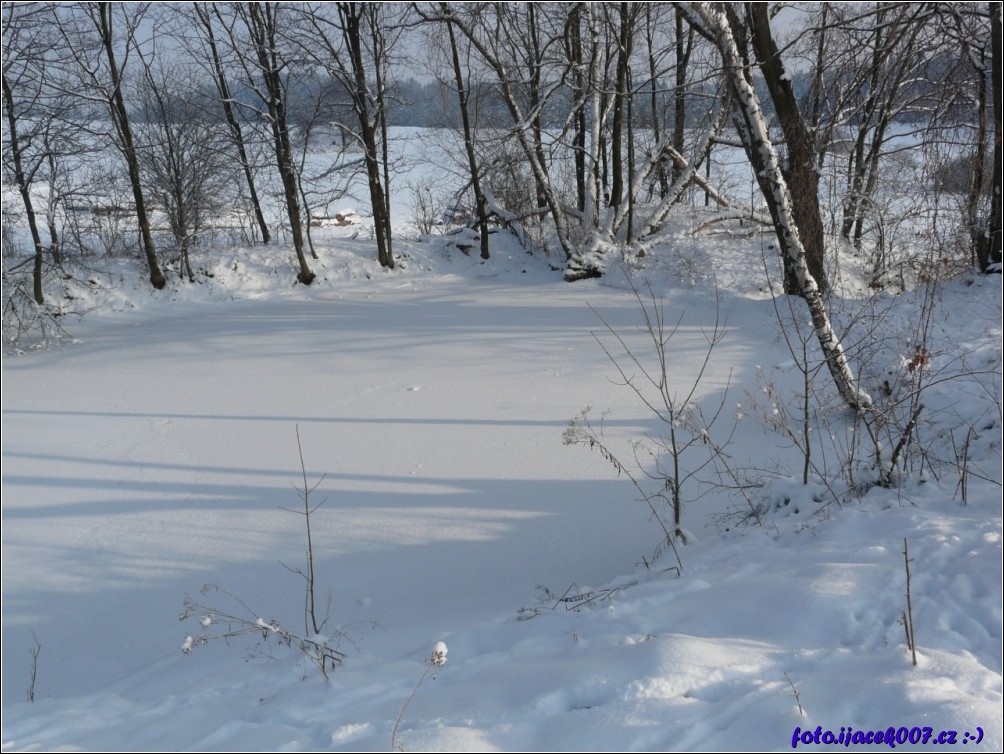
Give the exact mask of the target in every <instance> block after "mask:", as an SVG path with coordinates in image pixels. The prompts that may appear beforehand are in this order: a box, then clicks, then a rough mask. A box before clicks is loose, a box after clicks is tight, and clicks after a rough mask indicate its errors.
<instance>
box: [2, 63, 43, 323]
mask: <svg viewBox="0 0 1004 754" xmlns="http://www.w3.org/2000/svg"><path fill="white" fill-rule="evenodd" d="M3 101H4V109H5V110H6V111H7V127H8V129H9V131H10V134H9V136H8V138H9V140H10V152H11V157H12V158H13V160H14V183H16V184H17V190H18V192H19V193H20V194H21V201H22V202H23V203H24V212H25V215H26V216H27V217H28V229H29V230H30V231H31V241H32V244H34V246H35V258H34V262H33V266H32V295H33V297H34V298H35V303H36V304H44V303H45V295H44V293H43V291H42V252H43V251H44V248H43V246H42V237H41V235H39V232H38V222H37V221H36V219H35V207H34V205H33V204H32V201H31V186H30V185H29V184H28V178H27V176H26V175H25V172H24V163H23V160H22V159H21V147H20V142H19V140H18V135H17V116H16V114H15V112H14V94H13V92H12V91H11V88H10V85H9V84H8V83H7V72H6V71H4V74H3Z"/></svg>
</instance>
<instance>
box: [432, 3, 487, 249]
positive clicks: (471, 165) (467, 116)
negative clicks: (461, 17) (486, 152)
mask: <svg viewBox="0 0 1004 754" xmlns="http://www.w3.org/2000/svg"><path fill="white" fill-rule="evenodd" d="M440 10H441V12H442V13H443V15H448V14H449V12H450V7H449V4H448V3H440ZM445 26H446V33H447V35H448V36H449V40H450V62H451V63H452V64H453V76H454V80H455V81H456V85H457V104H458V106H459V108H460V120H461V124H462V126H463V131H464V152H465V153H466V155H467V165H468V169H469V170H470V175H471V190H472V191H473V192H474V212H475V216H476V218H477V223H478V235H479V236H480V238H479V242H480V246H481V258H482V259H488V258H489V255H490V253H489V249H488V202H487V199H486V198H485V194H484V191H483V190H482V188H481V169H480V166H479V165H478V158H477V154H476V152H475V148H474V127H473V124H472V122H471V108H470V105H469V102H470V94H471V90H470V83H469V81H465V80H464V68H463V66H462V65H461V61H460V47H459V45H458V43H457V35H456V33H455V32H454V31H453V25H452V24H450V23H446V24H445Z"/></svg>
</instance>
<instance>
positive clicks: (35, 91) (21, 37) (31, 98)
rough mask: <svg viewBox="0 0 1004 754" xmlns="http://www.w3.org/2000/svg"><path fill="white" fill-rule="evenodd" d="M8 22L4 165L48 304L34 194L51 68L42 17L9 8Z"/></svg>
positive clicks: (37, 293) (38, 296) (35, 282)
mask: <svg viewBox="0 0 1004 754" xmlns="http://www.w3.org/2000/svg"><path fill="white" fill-rule="evenodd" d="M4 16H5V18H4V25H3V51H4V54H3V109H4V115H5V116H6V117H5V122H4V125H5V126H6V127H7V128H6V132H5V137H6V138H5V139H4V150H3V157H4V160H3V161H4V168H5V169H6V171H7V172H8V173H9V174H10V175H11V177H12V178H13V182H14V185H15V186H17V190H18V193H19V194H20V195H21V201H22V203H23V204H24V211H25V217H26V218H27V221H28V230H29V232H30V233H31V240H32V245H33V247H34V257H33V260H34V261H33V264H32V295H33V296H34V299H35V303H37V304H42V303H44V302H45V295H44V292H43V289H42V263H43V255H44V252H45V246H44V244H43V243H42V237H41V233H40V232H39V228H38V220H37V218H36V214H35V204H34V200H33V199H32V195H31V192H32V184H33V183H34V180H35V174H36V172H37V171H38V170H39V169H40V168H41V167H42V166H43V164H44V163H45V160H46V154H45V150H44V147H42V148H40V147H39V143H40V142H41V141H42V136H43V132H44V122H45V120H46V118H45V115H44V114H43V113H41V112H39V109H40V107H41V106H42V104H43V98H44V87H45V82H44V75H45V74H44V71H45V64H44V58H43V54H41V51H39V50H37V49H34V48H35V47H36V45H37V44H38V43H39V40H40V31H39V28H38V24H37V21H38V12H37V11H36V10H33V9H30V8H28V7H27V6H23V5H22V6H17V5H9V6H7V7H5V8H4ZM43 44H44V43H43Z"/></svg>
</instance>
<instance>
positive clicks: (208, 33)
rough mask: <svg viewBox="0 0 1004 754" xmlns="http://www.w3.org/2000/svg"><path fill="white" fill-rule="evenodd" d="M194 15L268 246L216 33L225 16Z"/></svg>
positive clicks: (208, 7)
mask: <svg viewBox="0 0 1004 754" xmlns="http://www.w3.org/2000/svg"><path fill="white" fill-rule="evenodd" d="M192 13H193V16H194V19H195V20H196V28H197V29H198V31H199V34H200V36H201V37H202V40H203V43H204V45H205V49H206V52H207V54H208V58H209V64H210V66H211V70H212V73H213V83H214V85H215V86H216V93H217V96H218V97H219V102H220V106H221V107H222V109H223V115H224V118H225V119H226V123H227V128H228V129H229V133H230V139H231V141H232V142H233V145H234V149H236V150H237V157H238V161H239V162H240V166H241V170H242V171H243V173H244V181H245V183H246V185H247V187H248V194H249V199H250V202H251V211H252V212H253V213H254V218H255V222H256V223H257V225H258V229H259V231H260V232H261V242H262V243H263V244H268V242H269V241H270V240H271V238H272V235H271V233H270V232H269V229H268V223H267V222H266V221H265V214H264V213H263V212H262V208H261V200H260V199H259V198H258V188H257V185H256V183H257V182H256V180H255V171H254V166H253V165H252V163H251V159H250V156H249V149H248V146H247V144H246V141H245V136H244V128H243V127H242V126H241V120H240V118H239V117H238V111H237V107H236V105H235V102H234V96H233V94H232V93H231V91H230V89H231V87H230V78H229V76H228V73H227V66H226V64H225V62H224V58H223V50H222V49H221V45H220V43H219V42H218V41H217V38H216V31H215V30H214V25H215V24H216V23H223V16H222V14H221V13H220V11H219V9H218V8H217V7H216V4H215V3H210V4H203V3H192Z"/></svg>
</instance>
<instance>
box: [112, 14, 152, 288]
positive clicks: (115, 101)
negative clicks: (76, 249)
mask: <svg viewBox="0 0 1004 754" xmlns="http://www.w3.org/2000/svg"><path fill="white" fill-rule="evenodd" d="M97 10H98V18H97V25H98V31H99V32H100V34H101V43H102V45H103V47H104V52H105V57H106V58H107V59H108V69H109V75H110V76H111V84H112V98H111V101H110V102H109V107H110V109H111V115H112V121H113V123H114V124H115V129H116V131H117V132H118V137H119V147H120V150H121V152H122V156H123V157H124V158H125V161H126V167H127V169H128V172H129V183H130V184H131V186H132V195H133V201H134V202H135V203H136V221H137V223H138V224H139V233H140V238H141V239H142V242H143V252H144V254H145V256H146V263H147V266H148V267H149V269H150V284H151V285H152V286H153V287H154V288H156V289H158V290H159V289H161V288H163V287H164V286H165V285H166V284H167V279H166V278H165V277H164V273H163V272H161V271H160V264H159V263H158V262H157V251H156V249H155V248H154V245H153V235H152V234H151V232H150V219H149V217H148V216H147V214H146V201H145V200H144V197H143V182H142V179H141V177H140V171H139V158H138V156H137V154H136V146H135V144H134V143H133V138H132V129H131V128H130V126H129V110H128V108H126V104H125V97H124V96H123V94H122V78H121V76H122V72H121V70H119V67H118V64H117V63H116V61H115V47H114V41H113V39H112V5H111V3H107V2H106V3H99V4H98V9H97Z"/></svg>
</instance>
